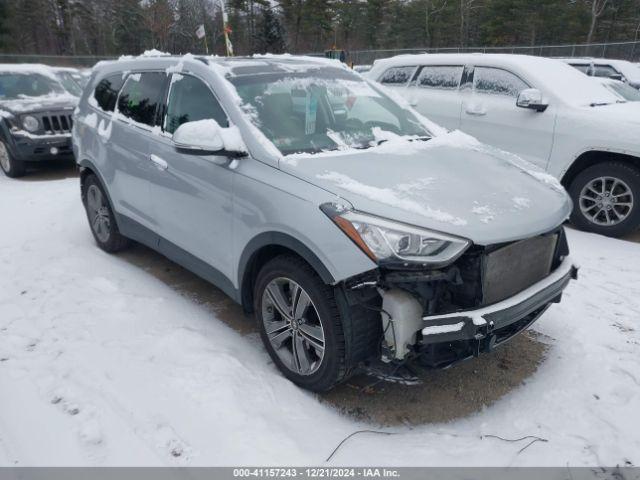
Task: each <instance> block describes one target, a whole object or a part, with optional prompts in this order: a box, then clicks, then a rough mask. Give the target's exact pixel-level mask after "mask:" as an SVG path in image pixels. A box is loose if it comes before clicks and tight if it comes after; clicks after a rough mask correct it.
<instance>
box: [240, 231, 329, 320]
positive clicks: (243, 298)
mask: <svg viewBox="0 0 640 480" xmlns="http://www.w3.org/2000/svg"><path fill="white" fill-rule="evenodd" d="M285 253H289V254H293V255H296V256H298V257H300V258H301V259H302V260H304V261H305V262H307V263H308V264H309V265H310V266H311V268H313V269H314V270H315V272H316V273H317V274H318V275H319V276H320V278H321V279H322V281H323V282H325V283H327V284H329V285H332V284H335V283H336V281H335V279H334V277H333V275H332V274H331V272H330V271H329V270H328V269H327V267H326V266H325V265H324V263H323V262H322V261H321V260H320V258H318V256H317V255H316V254H315V253H314V252H313V251H312V250H311V249H310V248H309V247H307V246H306V245H305V244H304V243H302V242H301V241H300V240H298V239H296V238H294V237H292V236H291V235H288V234H286V233H282V232H263V233H261V234H259V235H257V236H256V237H254V238H253V239H252V240H251V241H250V242H249V243H248V244H247V246H246V247H245V249H244V251H243V252H242V255H241V256H240V261H239V263H238V286H239V288H240V292H239V293H240V303H241V304H242V307H243V309H244V310H245V311H246V312H251V311H252V310H253V287H254V281H255V278H256V275H257V273H258V271H259V270H260V268H262V266H263V265H264V264H265V263H266V262H268V261H269V260H270V259H271V258H274V257H275V256H277V255H281V254H285Z"/></svg>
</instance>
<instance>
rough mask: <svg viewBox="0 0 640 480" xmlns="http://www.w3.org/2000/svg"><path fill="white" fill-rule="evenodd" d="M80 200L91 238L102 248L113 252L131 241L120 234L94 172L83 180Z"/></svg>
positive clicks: (126, 245) (121, 248)
mask: <svg viewBox="0 0 640 480" xmlns="http://www.w3.org/2000/svg"><path fill="white" fill-rule="evenodd" d="M82 201H83V203H84V208H85V211H86V212H87V219H88V220H89V227H90V228H91V233H92V234H93V238H94V239H95V241H96V243H97V244H98V246H99V247H100V248H101V249H102V250H104V251H105V252H108V253H115V252H119V251H120V250H123V249H125V248H126V247H128V246H129V244H130V243H131V241H130V240H129V239H128V238H127V237H125V236H123V235H121V234H120V231H119V230H118V225H117V224H116V219H115V215H114V214H113V210H112V209H111V204H110V203H109V199H108V197H107V194H106V192H105V190H104V188H103V187H102V184H101V183H100V180H98V177H96V176H95V175H94V174H89V175H88V176H87V177H86V178H85V180H84V183H83V188H82Z"/></svg>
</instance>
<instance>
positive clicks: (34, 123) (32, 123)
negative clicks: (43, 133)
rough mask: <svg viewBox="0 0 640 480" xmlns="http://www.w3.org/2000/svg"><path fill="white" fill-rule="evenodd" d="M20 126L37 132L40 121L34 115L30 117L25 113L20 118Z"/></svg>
mask: <svg viewBox="0 0 640 480" xmlns="http://www.w3.org/2000/svg"><path fill="white" fill-rule="evenodd" d="M22 126H23V127H24V129H25V130H26V131H27V132H31V133H33V132H37V131H38V128H40V122H38V119H37V118H36V117H32V116H31V115H27V116H26V117H24V118H23V119H22Z"/></svg>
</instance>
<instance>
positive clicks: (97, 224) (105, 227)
mask: <svg viewBox="0 0 640 480" xmlns="http://www.w3.org/2000/svg"><path fill="white" fill-rule="evenodd" d="M87 213H88V214H89V222H90V223H91V229H92V230H93V233H95V235H96V237H97V238H98V240H100V241H101V242H103V243H105V242H107V241H109V236H110V235H111V220H110V218H109V207H108V205H107V202H106V200H105V198H104V195H103V194H102V192H101V191H100V189H99V188H98V187H97V186H96V185H90V186H89V189H88V190H87Z"/></svg>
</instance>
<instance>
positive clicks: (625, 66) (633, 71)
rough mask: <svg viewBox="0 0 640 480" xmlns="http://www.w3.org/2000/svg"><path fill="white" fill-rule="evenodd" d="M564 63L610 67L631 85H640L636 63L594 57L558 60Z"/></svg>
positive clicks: (639, 70) (639, 71) (639, 69)
mask: <svg viewBox="0 0 640 480" xmlns="http://www.w3.org/2000/svg"><path fill="white" fill-rule="evenodd" d="M559 60H562V61H563V62H565V63H568V64H570V65H574V64H575V65H577V64H582V65H584V64H591V63H593V64H595V65H611V66H612V67H614V68H615V69H616V70H618V71H619V72H620V73H622V74H623V75H624V76H625V77H626V78H627V80H629V81H631V82H633V83H640V68H638V64H637V63H633V62H629V61H627V60H618V59H615V58H595V57H565V58H559Z"/></svg>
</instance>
